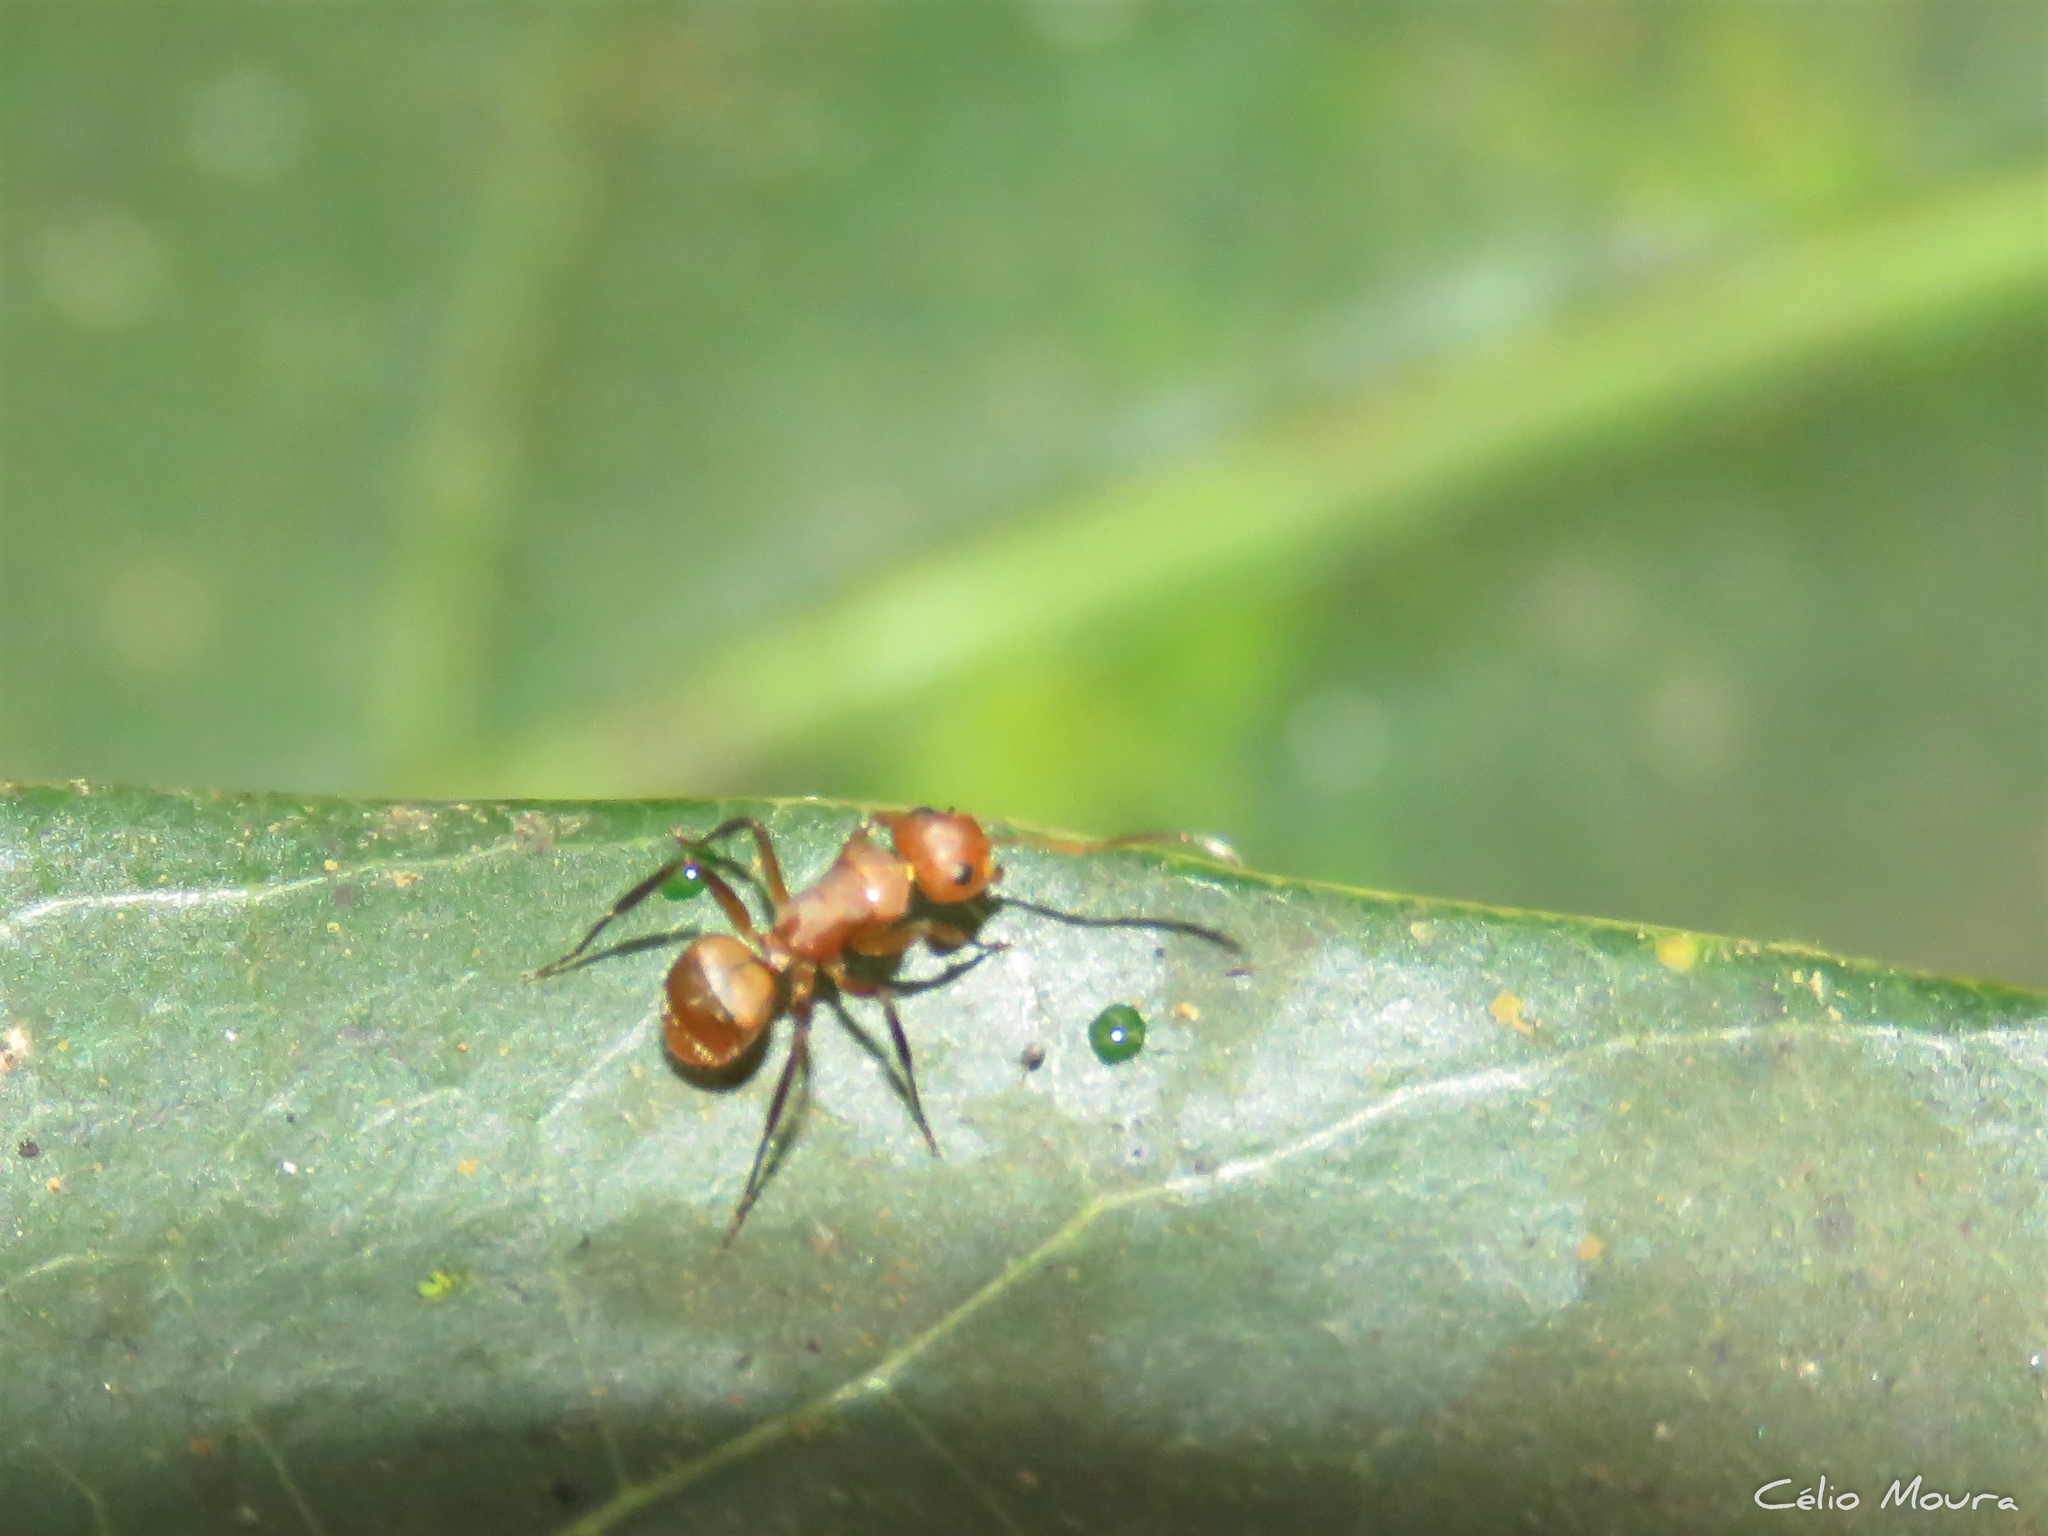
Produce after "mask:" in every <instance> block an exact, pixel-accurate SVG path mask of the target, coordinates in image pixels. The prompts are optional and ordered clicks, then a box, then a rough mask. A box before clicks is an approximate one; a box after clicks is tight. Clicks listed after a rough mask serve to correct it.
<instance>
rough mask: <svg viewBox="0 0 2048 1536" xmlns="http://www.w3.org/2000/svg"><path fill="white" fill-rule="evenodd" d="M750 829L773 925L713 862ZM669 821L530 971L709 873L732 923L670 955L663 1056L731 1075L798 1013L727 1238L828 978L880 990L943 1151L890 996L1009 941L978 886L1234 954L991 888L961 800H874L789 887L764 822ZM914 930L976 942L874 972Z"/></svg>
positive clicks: (1220, 852) (773, 1130)
mask: <svg viewBox="0 0 2048 1536" xmlns="http://www.w3.org/2000/svg"><path fill="white" fill-rule="evenodd" d="M871 827H874V828H879V829H880V830H882V831H884V832H886V833H887V834H888V836H889V841H890V844H891V846H892V847H893V850H894V851H893V852H892V851H890V849H887V848H883V847H881V846H879V845H877V844H876V843H875V842H874V841H873V840H872V838H871V837H870V836H869V832H870V828H871ZM741 831H746V832H750V833H752V834H753V838H754V846H755V847H756V849H758V850H759V853H760V878H761V883H762V884H763V886H765V888H766V892H767V896H768V899H769V902H770V904H771V906H772V908H773V912H774V916H773V919H772V921H771V923H770V924H769V926H768V929H767V931H766V932H762V931H761V930H760V929H759V928H757V927H756V926H755V924H754V920H753V915H752V914H751V913H750V912H749V911H748V910H747V905H746V903H745V902H744V901H742V900H741V899H740V896H739V893H738V892H737V891H735V890H734V889H733V887H732V885H731V884H730V883H729V882H728V881H727V880H726V879H725V878H724V877H723V876H721V875H720V874H719V873H718V871H717V870H716V869H714V868H712V867H711V865H712V864H713V863H714V862H719V863H727V864H728V867H733V866H731V865H730V864H729V861H726V860H724V859H722V858H721V857H720V856H719V855H716V854H714V853H711V852H710V851H709V850H710V846H711V845H712V844H713V843H716V842H719V841H720V840H722V839H724V838H726V837H729V836H731V835H732V834H733V833H736V832H741ZM673 835H674V837H675V840H676V842H677V844H678V846H679V847H680V849H681V851H680V852H679V853H678V854H677V855H676V857H674V858H672V859H670V860H669V861H668V862H666V863H665V864H663V865H662V866H661V867H660V868H659V869H657V870H655V871H654V873H652V874H651V875H649V876H647V878H646V879H644V880H641V881H640V882H638V883H637V884H635V885H634V886H632V887H631V888H630V889H628V890H627V891H626V892H625V893H624V894H623V895H621V896H620V897H619V899H618V900H617V901H615V902H613V903H612V905H611V908H610V910H609V911H607V912H606V913H605V915H604V916H603V917H601V918H599V919H598V920H597V922H596V924H595V925H593V926H592V928H591V930H590V932H588V933H586V934H585V935H584V936H583V938H582V940H581V941H580V942H579V943H578V944H577V945H576V947H575V948H574V949H572V950H570V951H569V952H568V953H567V954H566V955H564V956H562V958H561V959H559V960H555V961H552V962H550V963H549V964H547V965H544V966H542V967H541V968H540V969H539V970H537V971H535V972H533V973H532V979H533V980H536V981H537V980H539V979H541V978H542V977H546V976H554V975H557V974H559V973H560V972H562V971H566V970H570V969H573V968H575V967H576V966H578V965H582V964H588V963H589V962H590V961H591V960H596V959H600V958H602V957H603V954H610V953H615V952H620V951H623V950H630V949H638V948H644V947H650V946H649V944H648V943H647V942H644V941H643V942H631V943H628V944H626V945H622V946H619V947H618V950H608V951H604V952H603V954H600V955H588V952H589V950H590V946H591V945H592V944H594V943H595V942H596V941H597V936H598V935H599V934H601V933H603V932H604V930H605V929H606V928H607V927H609V926H610V925H611V924H612V923H613V922H614V921H615V920H616V919H618V918H621V917H623V916H625V915H626V914H627V913H628V912H630V911H632V910H633V909H634V908H635V907H637V906H639V905H640V904H641V903H642V902H644V901H646V900H647V898H648V897H650V896H652V895H653V894H654V893H655V892H656V891H658V890H660V889H661V888H662V887H663V886H665V885H667V884H668V883H669V882H670V881H671V880H674V879H675V878H676V877H677V876H679V875H680V876H682V877H684V878H685V879H688V880H691V881H693V882H701V883H702V885H703V887H704V888H705V889H707V890H709V891H710V892H711V894H712V896H713V897H714V898H715V899H716V900H717V902H718V905H719V907H720V909H721V910H723V911H724V913H725V916H726V920H727V921H728V922H730V923H731V924H732V927H733V932H732V933H730V934H725V933H707V934H696V935H694V936H692V937H690V941H689V943H688V944H687V945H686V946H685V948H684V949H683V952H682V954H681V955H679V956H678V957H677V958H676V962H675V964H674V965H673V966H671V967H670V968H669V973H668V980H667V982H666V983H665V985H664V988H663V1002H662V1038H663V1041H664V1043H665V1044H666V1046H667V1048H668V1053H669V1055H670V1056H671V1057H672V1058H674V1060H675V1061H676V1063H677V1064H678V1065H679V1066H681V1067H682V1068H683V1069H684V1070H685V1072H686V1073H689V1074H692V1075H696V1076H705V1077H709V1076H716V1075H722V1074H726V1073H730V1072H731V1071H733V1070H734V1068H735V1067H736V1066H737V1065H738V1064H740V1063H742V1062H744V1061H745V1060H746V1059H747V1058H748V1056H749V1055H750V1054H751V1053H752V1051H753V1049H754V1048H755V1047H756V1046H757V1045H758V1044H759V1043H760V1042H761V1040H762V1038H763V1037H764V1035H765V1034H766V1032H767V1030H768V1027H769V1026H770V1025H771V1024H773V1023H774V1022H775V1021H776V1020H777V1019H779V1018H781V1017H782V1016H783V1015H785V1014H787V1015H788V1016H789V1017H790V1018H791V1019H792V1020H794V1022H795V1032H794V1034H793V1035H792V1037H791V1039H790V1045H789V1058H788V1060H787V1061H785V1062H784V1063H783V1068H782V1075H781V1077H780V1078H779V1079H778V1080H777V1082H776V1084H775V1093H774V1096H773V1097H772V1098H770V1099H769V1101H768V1117H767V1119H766V1121H765V1122H764V1123H763V1125H762V1127H761V1141H760V1145H759V1146H758V1147H756V1148H755V1151H754V1163H753V1167H752V1168H751V1169H750V1170H749V1171H748V1173H747V1182H746V1187H745V1189H744V1190H743V1191H742V1192H741V1194H740V1199H739V1204H738V1206H737V1207H736V1208H735V1209H734V1210H733V1213H732V1222H731V1224H730V1225H729V1226H727V1228H726V1230H725V1241H724V1244H723V1245H722V1246H730V1245H731V1243H732V1240H733V1238H734V1237H735V1236H736V1235H737V1234H738V1233H739V1230H740V1224H741V1223H742V1222H744V1221H745V1220H746V1219H747V1213H748V1212H749V1211H750V1210H752V1209H753V1207H754V1202H755V1201H756V1200H758V1199H759V1198H760V1195H761V1189H762V1186H763V1184H764V1183H765V1182H766V1178H767V1173H768V1170H769V1167H770V1153H771V1150H772V1149H773V1148H774V1147H775V1146H776V1144H777V1141H778V1133H779V1131H780V1129H781V1126H782V1122H783V1115H784V1112H785V1110H786V1109H787V1107H788V1104H789V1097H790V1088H791V1086H792V1084H794V1083H795V1081H796V1079H797V1077H798V1075H799V1074H802V1075H803V1076H804V1077H805V1079H806V1081H808V1079H809V1074H810V1032H811V1009H812V1005H813V1004H814V1003H815V1001H816V1000H817V998H818V996H819V993H820V989H821V987H822V988H825V989H828V993H827V995H828V999H829V1000H830V1001H831V1002H832V1003H833V1005H834V1007H835V1008H837V1007H838V998H839V997H840V996H842V995H844V996H850V997H867V998H873V999H875V1000H876V1001H878V1002H880V1003H881V1005H882V1015H883V1017H884V1018H885V1019H887V1020H888V1023H889V1039H890V1042H891V1045H892V1046H893V1048H894V1051H895V1057H896V1069H897V1073H898V1074H899V1075H898V1088H899V1091H900V1093H901V1095H902V1098H903V1101H904V1103H905V1105H906V1106H907V1107H908V1108H909V1110H910V1117H911V1119H912V1120H913V1121H915V1122H916V1124H917V1128H918V1130H919V1131H920V1132H922V1133H923V1135H924V1139H925V1145H926V1146H928V1147H929V1148H931V1151H932V1155H933V1156H935V1157H936V1156H937V1155H938V1151H939V1144H938V1140H937V1138H935V1137H934V1136H933V1135H932V1128H931V1125H930V1123H929V1122H928V1121H927V1120H926V1119H925V1113H924V1104H923V1102H922V1101H921V1100H920V1098H919V1097H918V1092H917V1072H916V1069H915V1067H914V1066H913V1065H912V1062H911V1054H910V1041H909V1039H908V1038H907V1037H906V1036H905V1035H904V1033H903V1021H902V1019H901V1018H900V1017H899V1016H898V1014H897V1011H896V999H897V998H898V997H900V996H904V995H906V994H908V993H910V992H913V991H923V990H926V989H927V988H929V987H932V986H937V985H941V984H943V983H944V982H946V981H949V980H952V979H953V978H954V977H956V976H958V975H959V974H961V973H962V972H963V971H965V970H968V969H972V967H973V966H975V965H978V964H980V963H981V961H982V960H984V959H986V958H987V957H988V956H989V955H991V954H994V953H997V952H999V951H1000V950H1002V949H1003V948H1005V947H1006V946H1004V945H1002V944H988V943H983V942H982V941H981V940H979V939H977V938H975V937H974V933H973V930H974V928H975V927H977V926H978V925H979V923H980V921H981V919H982V918H983V917H985V916H986V915H987V906H986V905H985V904H984V899H985V898H986V901H987V902H989V903H998V904H1000V905H1004V906H1014V907H1018V908H1021V909H1023V910H1025V911H1028V912H1035V913H1038V914H1039V915H1041V916H1044V917H1049V918H1052V919H1055V920H1056V921H1059V922H1066V923H1074V924H1078V925H1080V926H1083V927H1111V928H1152V929H1159V930H1164V931H1167V932H1172V933H1184V934H1189V935H1191V936H1193V937H1195V938H1199V939H1203V940H1206V941H1207V942H1209V943H1211V944H1215V945H1217V946H1219V947H1220V948H1223V949H1226V950H1229V951H1231V952H1232V953H1239V952H1241V951H1240V946H1239V945H1238V943H1237V941H1236V940H1235V939H1232V938H1231V937H1230V936H1229V935H1228V934H1224V933H1220V932H1218V931H1217V930H1215V929H1213V928H1205V927H1203V926H1202V925H1201V924H1199V923H1190V922H1182V921H1179V920H1177V919H1172V918H1144V917H1087V916H1083V915H1081V914H1079V913H1072V912H1062V911H1059V910H1057V909H1056V908H1052V907H1045V906H1040V905H1038V904H1037V903H1035V902H1029V901H1024V900H1021V899H1019V898H1016V897H1000V898H997V897H993V896H991V895H990V887H991V886H993V885H994V884H995V883H996V881H998V880H1000V879H1001V878H1002V874H1003V871H1002V868H1001V866H1000V865H998V864H997V863H996V860H995V843H994V840H993V839H991V838H990V837H989V835H988V833H987V832H985V831H984V830H983V829H982V827H981V824H980V823H979V822H977V821H976V820H975V819H974V818H973V817H971V816H966V815H962V814H961V813H959V812H957V811H934V810H931V809H929V808H924V807H920V808H919V809H917V810H914V811H901V812H883V813H878V814H876V815H875V816H873V817H871V818H869V819H868V820H864V821H863V822H862V823H861V824H860V825H859V826H858V827H856V828H854V830H853V833H852V835H851V836H849V837H848V838H847V839H846V842H845V843H844V844H843V845H842V846H841V847H840V850H839V854H838V857H836V858H835V859H834V860H833V861H832V864H831V867H829V868H828V869H827V870H826V871H825V873H824V874H823V875H821V876H819V878H818V880H817V882H816V883H815V884H813V885H810V886H808V887H806V888H804V889H803V890H800V891H797V892H795V893H794V894H792V893H791V892H790V890H789V887H788V885H787V884H786V883H785V882H784V880H783V877H782V863H781V860H779V859H778V858H777V857H776V856H775V845H774V843H773V841H772V840H771V839H770V838H769V836H768V829H767V828H766V827H764V826H763V825H762V824H761V823H760V822H759V821H756V820H755V819H754V818H753V817H751V816H735V817H733V818H732V819H731V820H730V821H726V822H723V823H721V824H720V825H718V826H716V827H714V828H713V829H712V830H711V831H709V832H707V833H705V834H704V835H703V836H701V837H690V836H687V835H685V834H684V833H683V832H682V830H681V829H677V830H676V831H675V832H674V834H673ZM1005 841H1011V842H1027V841H1028V842H1032V843H1035V844H1036V845H1038V846H1040V847H1045V848H1050V849H1053V850H1055V851H1058V852H1069V853H1085V852H1090V851H1093V850H1096V849H1103V848H1114V847H1127V846H1131V845H1134V844H1142V843H1151V842H1162V841H1178V842H1187V843H1191V844H1193V845H1194V846H1195V847H1197V848H1200V849H1201V850H1202V851H1204V852H1205V853H1207V854H1209V856H1210V857H1212V858H1217V859H1220V860H1223V861H1225V862H1229V863H1233V864H1234V863H1236V862H1237V856H1236V854H1235V853H1233V852H1232V851H1231V849H1230V848H1229V846H1228V845H1227V844H1225V843H1222V842H1219V841H1218V840H1216V839H1214V838H1202V837H1197V836H1192V835H1189V834H1185V833H1151V832H1141V833H1136V834H1133V835H1131V836H1127V837H1118V838H1110V839H1107V840H1105V841H1103V842H1093V843H1091V842H1075V841H1070V840H1065V839H1055V838H1023V837H1012V838H1008V839H1005ZM663 937H668V936H657V937H656V939H655V940H653V941H652V942H654V943H658V942H661V939H662V938H663ZM676 937H680V935H677V936H676ZM920 939H922V940H924V941H925V943H926V944H927V945H928V946H929V947H930V948H932V949H933V950H936V951H940V952H947V953H950V952H951V951H954V950H957V949H960V948H962V947H964V946H966V945H970V944H972V945H973V946H975V948H976V949H977V950H978V951H979V953H978V954H977V955H976V956H975V958H974V959H973V960H971V961H968V962H966V963H965V964H964V965H956V966H954V967H952V968H951V969H950V970H948V971H947V972H945V973H944V974H942V975H941V976H939V977H938V978H936V979H935V980H933V981H928V982H920V983H914V984H908V985H897V984H895V983H893V982H892V981H891V980H888V979H884V977H883V976H879V975H877V974H876V970H877V968H878V967H879V968H881V969H882V970H883V971H884V972H885V973H886V971H887V969H888V968H890V967H893V966H894V964H895V963H897V962H898V961H900V960H901V959H902V957H903V955H904V954H905V952H906V951H908V950H909V948H910V947H911V945H913V944H915V943H916V942H918V941H919V940H920ZM586 955H588V958H587V959H586V958H585V957H586ZM840 1016H841V1018H842V1019H845V1020H846V1022H847V1024H848V1026H849V1027H850V1028H853V1029H854V1031H855V1033H856V1034H860V1035H861V1037H862V1039H863V1041H865V1039H866V1036H865V1034H864V1032H862V1031H860V1030H859V1028H858V1026H856V1025H854V1024H853V1022H852V1020H851V1019H850V1018H849V1017H848V1016H847V1015H846V1014H845V1012H844V1010H840Z"/></svg>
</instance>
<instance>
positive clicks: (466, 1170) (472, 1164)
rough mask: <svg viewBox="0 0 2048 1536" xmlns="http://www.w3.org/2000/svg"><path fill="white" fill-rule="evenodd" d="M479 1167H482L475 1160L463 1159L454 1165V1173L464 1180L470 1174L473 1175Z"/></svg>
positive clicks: (471, 1158) (470, 1158)
mask: <svg viewBox="0 0 2048 1536" xmlns="http://www.w3.org/2000/svg"><path fill="white" fill-rule="evenodd" d="M481 1166H482V1165H481V1164H480V1163H478V1162H477V1160H476V1159H475V1158H473V1157H465V1158H464V1159H463V1160H462V1161H461V1162H459V1163H457V1164H456V1165H455V1171H456V1172H457V1173H459V1174H461V1175H462V1176H463V1177H464V1178H465V1179H466V1178H468V1177H469V1176H470V1175H471V1174H473V1173H475V1172H476V1171H477V1169H478V1168H479V1167H481Z"/></svg>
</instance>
